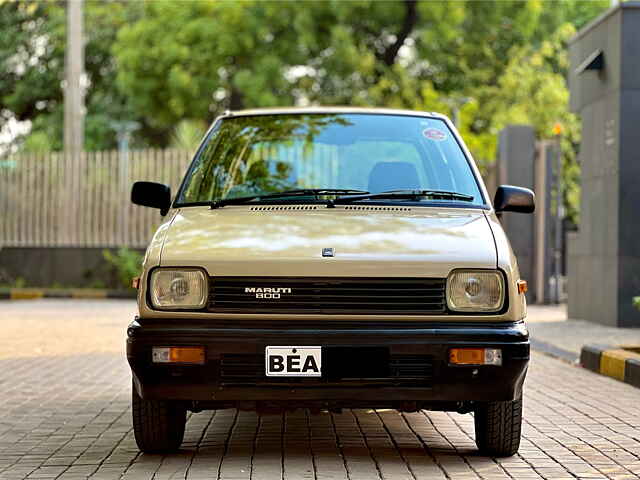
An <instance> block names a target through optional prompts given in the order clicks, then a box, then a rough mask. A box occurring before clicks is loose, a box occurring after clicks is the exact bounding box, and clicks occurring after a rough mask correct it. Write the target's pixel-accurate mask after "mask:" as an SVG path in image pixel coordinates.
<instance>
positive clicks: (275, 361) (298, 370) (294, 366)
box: [265, 346, 322, 377]
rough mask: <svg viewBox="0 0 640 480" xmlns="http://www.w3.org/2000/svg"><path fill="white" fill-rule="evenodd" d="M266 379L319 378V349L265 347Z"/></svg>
mask: <svg viewBox="0 0 640 480" xmlns="http://www.w3.org/2000/svg"><path fill="white" fill-rule="evenodd" d="M265 371H266V374H267V377H320V376H321V375H322V348H321V347H309V346H304V347H281V346H277V347H275V346H274V347H267V348H266V349H265Z"/></svg>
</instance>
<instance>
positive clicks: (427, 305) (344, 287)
mask: <svg viewBox="0 0 640 480" xmlns="http://www.w3.org/2000/svg"><path fill="white" fill-rule="evenodd" d="M210 280H211V281H210V283H209V284H210V290H209V303H208V309H209V311H211V312H220V313H225V312H228V313H343V314H363V315H367V314H377V315H390V314H416V315H425V314H442V313H445V298H444V297H445V279H443V278H336V277H211V279H210Z"/></svg>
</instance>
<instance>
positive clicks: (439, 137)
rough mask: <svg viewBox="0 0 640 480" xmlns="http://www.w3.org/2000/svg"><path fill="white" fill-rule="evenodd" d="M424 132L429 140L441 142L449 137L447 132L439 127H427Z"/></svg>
mask: <svg viewBox="0 0 640 480" xmlns="http://www.w3.org/2000/svg"><path fill="white" fill-rule="evenodd" d="M422 134H423V135H424V136H425V137H427V138H428V139H429V140H435V141H436V142H441V141H443V140H444V139H446V138H447V134H446V133H444V132H443V131H442V130H438V129H437V128H427V129H426V130H424V131H423V132H422Z"/></svg>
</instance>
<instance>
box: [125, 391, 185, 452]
mask: <svg viewBox="0 0 640 480" xmlns="http://www.w3.org/2000/svg"><path fill="white" fill-rule="evenodd" d="M131 400H132V402H131V407H132V408H131V410H132V416H133V433H134V436H135V438H136V443H137V444H138V448H139V449H140V450H142V451H143V452H145V453H156V452H171V451H175V450H177V449H178V448H180V444H181V443H182V438H183V437H184V426H185V423H186V421H187V412H186V410H185V409H184V408H183V407H181V406H180V405H178V404H176V403H175V402H170V401H167V400H144V399H143V398H140V396H139V395H138V392H137V391H136V388H135V386H132V395H131Z"/></svg>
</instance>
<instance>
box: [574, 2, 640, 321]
mask: <svg viewBox="0 0 640 480" xmlns="http://www.w3.org/2000/svg"><path fill="white" fill-rule="evenodd" d="M569 54H570V61H571V70H570V76H569V86H570V90H571V108H572V110H573V111H575V112H577V113H579V114H580V116H581V118H582V143H581V146H580V156H579V160H580V163H581V168H582V193H581V207H580V225H579V231H578V233H577V234H576V235H573V236H572V238H571V239H570V242H569V265H568V267H569V286H568V288H569V316H570V317H571V318H581V319H584V320H589V321H592V322H598V323H604V324H607V325H614V326H620V327H630V326H634V327H640V311H637V310H635V309H634V308H633V306H632V303H631V300H632V297H633V296H634V295H640V2H625V3H622V4H620V5H618V6H616V7H614V8H612V9H610V10H608V11H607V12H605V13H604V14H603V15H601V16H600V17H599V18H597V19H596V20H594V21H593V22H592V23H590V24H589V25H587V26H586V27H585V28H583V29H582V30H581V31H580V32H578V34H577V35H576V36H575V38H574V39H573V40H572V41H571V45H570V49H569Z"/></svg>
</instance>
